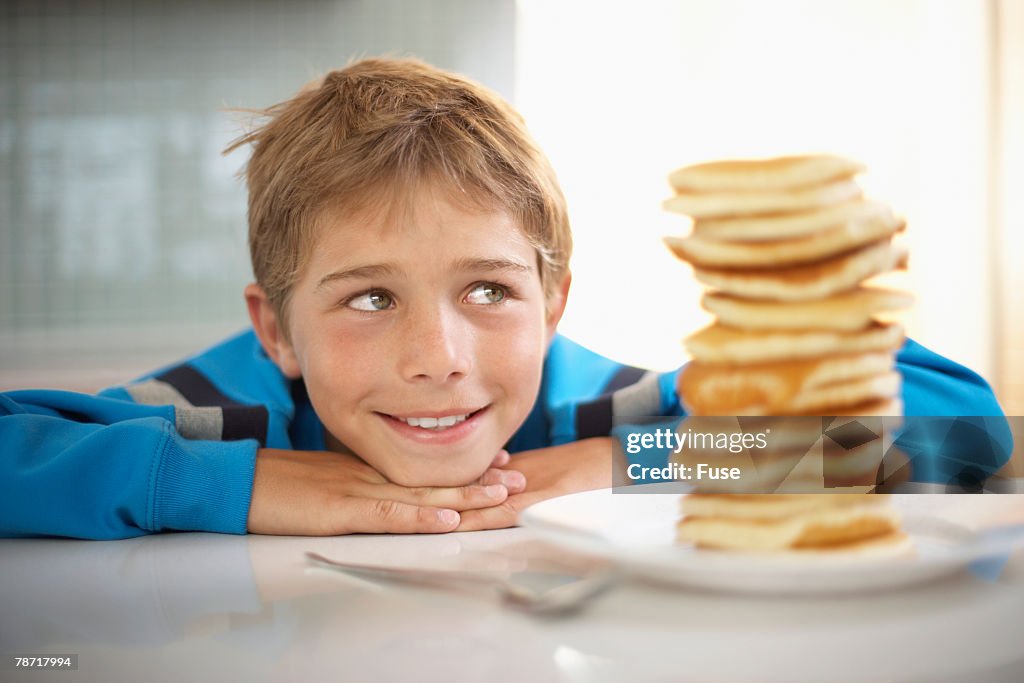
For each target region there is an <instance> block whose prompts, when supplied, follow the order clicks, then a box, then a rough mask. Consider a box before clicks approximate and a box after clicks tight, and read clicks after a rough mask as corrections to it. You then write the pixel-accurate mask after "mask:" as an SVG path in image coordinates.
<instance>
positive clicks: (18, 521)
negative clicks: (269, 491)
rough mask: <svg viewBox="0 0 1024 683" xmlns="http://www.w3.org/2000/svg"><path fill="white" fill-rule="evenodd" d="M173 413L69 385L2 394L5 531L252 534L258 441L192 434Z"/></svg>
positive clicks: (0, 506)
mask: <svg viewBox="0 0 1024 683" xmlns="http://www.w3.org/2000/svg"><path fill="white" fill-rule="evenodd" d="M172 410H173V409H171V408H170V407H169V406H164V407H156V406H138V405H135V404H131V403H129V402H124V401H116V400H113V399H106V398H101V397H94V396H86V395H84V394H75V393H71V392H62V391H23V392H12V393H10V394H6V395H0V535H3V536H39V535H45V536H71V537H76V538H93V539H112V538H129V537H132V536H139V535H143V534H146V533H152V532H156V531H163V530H169V529H202V530H206V531H220V532H226V533H242V532H244V531H245V520H246V515H247V512H248V507H249V495H250V492H251V484H252V474H253V465H254V460H255V455H256V443H255V442H254V441H237V442H212V441H192V440H188V439H185V438H183V437H182V436H181V435H180V434H179V433H178V432H177V431H176V430H175V427H174V422H173V417H172V412H171V411H172ZM168 418H170V419H168Z"/></svg>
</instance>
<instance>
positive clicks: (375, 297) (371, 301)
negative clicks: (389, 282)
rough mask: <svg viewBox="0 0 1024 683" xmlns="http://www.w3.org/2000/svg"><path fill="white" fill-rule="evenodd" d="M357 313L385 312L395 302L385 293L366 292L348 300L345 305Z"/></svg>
mask: <svg viewBox="0 0 1024 683" xmlns="http://www.w3.org/2000/svg"><path fill="white" fill-rule="evenodd" d="M345 305H346V306H348V307H349V308H354V309H356V310H357V311H385V310H387V309H389V308H391V307H392V306H394V305H395V300H394V298H392V296H391V295H390V294H388V293H387V292H379V291H375V292H367V293H366V294H360V295H359V296H357V297H354V298H352V299H349V301H348V302H347V303H346V304H345Z"/></svg>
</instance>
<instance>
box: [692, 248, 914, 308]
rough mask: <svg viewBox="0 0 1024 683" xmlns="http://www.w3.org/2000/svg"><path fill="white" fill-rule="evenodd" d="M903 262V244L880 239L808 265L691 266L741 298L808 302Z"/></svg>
mask: <svg viewBox="0 0 1024 683" xmlns="http://www.w3.org/2000/svg"><path fill="white" fill-rule="evenodd" d="M906 263H907V250H906V249H905V248H904V247H900V246H897V245H893V244H891V243H890V242H889V241H888V240H881V241H878V242H875V243H873V244H869V245H868V246H865V247H863V248H861V249H858V250H856V251H852V252H849V253H847V254H843V255H841V256H836V257H834V258H831V259H827V260H825V261H818V262H817V263H812V264H809V265H800V266H790V267H787V268H777V269H773V270H758V271H750V270H744V271H740V270H726V269H717V268H702V267H700V266H694V275H695V276H696V277H697V280H699V281H700V282H702V283H703V284H705V285H707V286H709V287H711V288H713V289H716V290H719V291H721V292H725V293H726V294H732V295H734V296H738V297H742V298H747V299H768V300H774V301H810V300H813V299H823V298H826V297H829V296H831V295H833V294H838V293H839V292H845V291H849V290H852V289H855V288H856V287H857V286H858V285H859V284H860V283H861V282H862V281H863V280H865V279H867V278H870V277H874V276H875V275H880V274H882V273H887V272H889V271H891V270H893V269H895V268H904V267H906Z"/></svg>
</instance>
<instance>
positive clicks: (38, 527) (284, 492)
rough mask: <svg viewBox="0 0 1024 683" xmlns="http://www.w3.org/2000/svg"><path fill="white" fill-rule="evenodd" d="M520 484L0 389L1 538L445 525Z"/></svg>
mask: <svg viewBox="0 0 1024 683" xmlns="http://www.w3.org/2000/svg"><path fill="white" fill-rule="evenodd" d="M506 462H507V454H505V453H502V454H499V456H498V458H496V460H495V464H496V465H502V464H505V463H506ZM517 483H518V488H519V489H521V488H522V486H524V485H525V482H524V481H522V477H521V475H518V474H516V475H514V476H510V473H505V472H499V471H497V470H492V471H490V472H488V474H487V475H485V477H484V478H483V479H482V480H481V482H479V483H477V484H473V485H470V486H465V487H459V488H448V489H434V488H429V489H428V488H424V489H407V488H404V487H399V486H396V485H394V484H391V483H390V482H387V481H386V480H384V479H383V477H381V476H380V475H379V474H377V473H376V471H375V470H372V469H371V468H369V467H368V466H366V465H365V464H363V463H361V462H360V461H358V460H356V459H355V458H351V457H347V456H342V455H339V454H335V453H323V452H303V451H290V450H282V449H260V448H259V447H258V443H257V442H256V441H255V440H252V439H244V440H239V441H208V440H196V439H188V438H185V437H183V436H182V435H181V434H180V433H179V431H178V430H177V429H176V427H175V418H174V407H173V406H146V405H138V404H135V403H132V402H130V401H122V400H117V399H112V398H105V397H98V396H87V395H84V394H75V393H71V392H62V391H23V392H11V393H10V394H0V536H15V537H17V536H69V537H75V538H91V539H114V538H129V537H133V536H140V535H143V534H147V533H154V532H159V531H166V530H191V531H214V532H222V533H245V532H246V531H247V530H248V531H252V532H256V533H277V534H303V535H305V534H338V533H350V532H361V531H366V532H381V531H383V532H410V531H415V532H436V531H450V530H451V529H453V528H454V527H455V526H456V525H457V524H458V521H459V520H458V514H457V511H462V510H466V509H470V508H473V507H481V506H490V505H495V504H496V503H500V502H502V501H504V499H505V497H506V495H507V489H508V488H512V489H513V490H515V489H516V486H517ZM484 484H496V486H491V487H488V486H485V485H484ZM439 506H444V508H445V509H450V510H452V511H453V512H452V513H451V514H446V515H442V514H441V512H442V508H441V507H439Z"/></svg>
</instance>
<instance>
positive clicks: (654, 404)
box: [612, 370, 661, 417]
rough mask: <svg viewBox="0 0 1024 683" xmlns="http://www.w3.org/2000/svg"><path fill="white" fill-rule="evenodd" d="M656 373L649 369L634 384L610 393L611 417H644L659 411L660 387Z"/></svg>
mask: <svg viewBox="0 0 1024 683" xmlns="http://www.w3.org/2000/svg"><path fill="white" fill-rule="evenodd" d="M658 377H659V375H658V373H657V372H655V371H653V370H651V371H648V372H647V373H645V374H644V376H643V377H641V378H640V379H639V380H637V382H636V383H635V384H631V385H629V386H628V387H623V388H622V389H619V390H618V391H616V392H615V393H613V394H612V416H613V417H645V416H648V415H659V414H660V412H661V389H660V387H659V386H658Z"/></svg>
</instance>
